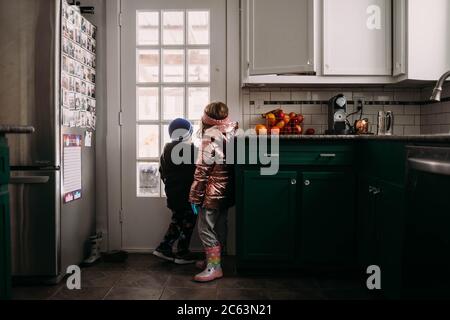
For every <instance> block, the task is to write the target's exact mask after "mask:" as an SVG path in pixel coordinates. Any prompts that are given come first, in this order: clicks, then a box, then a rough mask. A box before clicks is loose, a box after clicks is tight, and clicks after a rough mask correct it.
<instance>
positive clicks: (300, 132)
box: [295, 125, 303, 134]
mask: <svg viewBox="0 0 450 320" xmlns="http://www.w3.org/2000/svg"><path fill="white" fill-rule="evenodd" d="M302 132H303V128H302V127H301V126H300V125H296V126H295V133H296V134H302Z"/></svg>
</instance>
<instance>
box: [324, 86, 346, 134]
mask: <svg viewBox="0 0 450 320" xmlns="http://www.w3.org/2000/svg"><path fill="white" fill-rule="evenodd" d="M347 123H348V122H347V98H346V97H345V96H344V95H343V94H338V95H336V96H334V97H333V98H331V99H330V100H329V101H328V130H327V134H338V135H341V134H347V133H348V127H347Z"/></svg>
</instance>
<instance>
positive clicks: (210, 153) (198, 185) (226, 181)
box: [189, 122, 237, 209]
mask: <svg viewBox="0 0 450 320" xmlns="http://www.w3.org/2000/svg"><path fill="white" fill-rule="evenodd" d="M236 129H237V124H236V123H234V122H232V123H229V124H225V125H221V126H215V127H212V128H210V129H208V130H206V131H205V134H204V135H203V138H202V146H201V148H200V150H199V155H198V159H197V168H196V171H195V175H194V183H193V184H192V187H191V193H190V197H189V199H190V200H189V201H190V202H191V203H195V204H198V205H200V206H202V207H203V208H207V209H228V208H230V207H232V206H233V205H234V173H233V165H230V164H227V163H226V143H227V142H230V141H231V139H233V138H234V136H235V134H236ZM214 159H221V160H222V161H215V160H214Z"/></svg>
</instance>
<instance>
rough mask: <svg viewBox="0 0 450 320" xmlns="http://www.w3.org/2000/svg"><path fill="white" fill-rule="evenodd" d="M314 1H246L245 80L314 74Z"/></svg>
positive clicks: (244, 24) (244, 21) (244, 34)
mask: <svg viewBox="0 0 450 320" xmlns="http://www.w3.org/2000/svg"><path fill="white" fill-rule="evenodd" d="M313 4H314V3H313V0H276V1H274V0H243V1H242V2H241V6H242V9H243V15H242V26H243V30H242V31H243V32H242V37H243V61H242V62H243V67H244V68H243V69H244V73H245V75H244V76H254V75H267V74H292V73H311V72H314V24H313V18H314V11H313Z"/></svg>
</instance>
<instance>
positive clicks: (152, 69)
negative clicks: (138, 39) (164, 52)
mask: <svg viewBox="0 0 450 320" xmlns="http://www.w3.org/2000/svg"><path fill="white" fill-rule="evenodd" d="M137 61H138V81H139V82H159V50H138V59H137Z"/></svg>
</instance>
